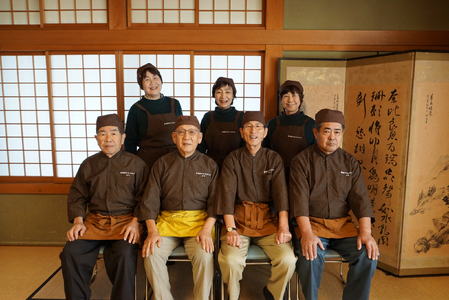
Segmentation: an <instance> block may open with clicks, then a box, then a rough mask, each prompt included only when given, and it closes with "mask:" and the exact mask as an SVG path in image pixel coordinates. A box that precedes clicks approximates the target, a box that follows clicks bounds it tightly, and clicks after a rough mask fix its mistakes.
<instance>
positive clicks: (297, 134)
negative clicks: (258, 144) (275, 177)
mask: <svg viewBox="0 0 449 300" xmlns="http://www.w3.org/2000/svg"><path fill="white" fill-rule="evenodd" d="M309 120H310V118H309V117H308V118H307V119H306V120H305V121H304V122H303V123H302V124H301V126H293V125H281V119H280V117H279V116H278V117H276V129H275V130H274V132H273V133H272V135H271V137H270V139H271V145H270V147H271V149H272V150H274V151H276V152H277V153H279V155H280V156H281V157H282V159H283V160H284V166H285V176H286V177H285V178H286V180H287V182H288V179H289V175H290V163H291V161H292V159H293V157H295V156H296V154H298V153H299V152H301V151H302V150H304V149H306V148H307V139H306V133H305V128H306V123H307V122H308V121H309Z"/></svg>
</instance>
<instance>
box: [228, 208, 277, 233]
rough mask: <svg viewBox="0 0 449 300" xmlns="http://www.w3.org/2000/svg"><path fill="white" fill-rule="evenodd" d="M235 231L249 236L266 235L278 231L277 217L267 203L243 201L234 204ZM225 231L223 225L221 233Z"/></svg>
mask: <svg viewBox="0 0 449 300" xmlns="http://www.w3.org/2000/svg"><path fill="white" fill-rule="evenodd" d="M234 219H235V227H236V228H237V233H238V234H241V235H245V236H251V237H261V236H267V235H270V234H273V233H276V232H277V231H278V219H277V217H276V215H275V214H274V211H273V210H272V209H271V207H270V206H269V205H268V204H267V203H254V202H249V201H243V202H242V204H237V205H235V208H234ZM225 233H226V228H224V227H223V231H222V235H223V234H225Z"/></svg>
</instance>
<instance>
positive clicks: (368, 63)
mask: <svg viewBox="0 0 449 300" xmlns="http://www.w3.org/2000/svg"><path fill="white" fill-rule="evenodd" d="M333 63H334V65H333ZM279 65H280V72H279V73H280V82H281V83H282V82H283V81H284V80H285V79H293V80H298V81H300V82H301V83H303V84H304V85H305V91H306V92H307V91H309V94H311V96H314V97H311V99H313V101H311V99H309V98H307V97H308V94H307V93H306V92H305V94H306V95H305V100H306V101H308V102H307V105H308V106H307V108H309V107H310V108H311V109H309V110H308V111H307V114H308V115H309V116H312V117H313V116H314V115H315V113H316V111H318V110H319V109H321V108H326V107H327V108H334V109H339V110H342V111H344V113H345V117H346V130H345V139H344V144H343V148H344V149H345V150H346V151H348V152H349V153H351V154H352V155H354V156H355V157H356V158H357V160H358V161H359V162H360V165H361V167H362V172H363V175H364V179H365V183H366V185H367V188H368V191H369V195H370V201H371V203H372V205H373V209H374V212H375V216H376V222H375V223H374V224H373V227H372V232H373V236H374V238H375V239H376V241H377V243H378V245H379V248H380V251H381V256H380V258H379V267H380V268H382V269H384V270H387V271H389V272H391V273H394V274H396V275H418V274H442V273H449V245H448V244H449V225H448V223H449V199H448V198H449V129H448V127H447V126H446V123H444V119H445V117H446V116H449V54H448V53H415V52H410V53H402V54H394V55H384V56H378V57H368V58H359V59H351V60H348V61H316V60H284V59H281V60H280V61H279ZM329 66H331V67H330V69H329ZM330 70H332V71H330ZM336 73H339V74H343V76H344V79H342V80H341V81H340V83H339V84H335V85H334V88H333V90H338V89H339V88H337V86H339V87H340V86H343V88H344V90H342V92H340V93H339V95H343V97H341V98H340V99H344V101H339V103H338V105H339V106H338V107H337V106H336V105H334V104H335V102H334V101H333V99H332V97H330V96H329V95H326V91H327V90H328V89H329V86H330V84H329V83H330V82H329V78H333V77H335V74H336ZM310 86H312V87H310ZM343 88H342V89H343ZM319 94H321V95H319ZM311 102H312V103H311Z"/></svg>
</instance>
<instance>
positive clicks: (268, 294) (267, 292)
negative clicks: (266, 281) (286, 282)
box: [263, 286, 274, 300]
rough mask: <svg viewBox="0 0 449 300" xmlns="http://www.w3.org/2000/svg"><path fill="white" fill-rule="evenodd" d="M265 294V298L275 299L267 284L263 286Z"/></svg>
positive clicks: (266, 299)
mask: <svg viewBox="0 0 449 300" xmlns="http://www.w3.org/2000/svg"><path fill="white" fill-rule="evenodd" d="M263 296H264V297H265V300H274V297H273V295H271V293H270V291H269V290H268V288H267V286H265V287H264V288H263Z"/></svg>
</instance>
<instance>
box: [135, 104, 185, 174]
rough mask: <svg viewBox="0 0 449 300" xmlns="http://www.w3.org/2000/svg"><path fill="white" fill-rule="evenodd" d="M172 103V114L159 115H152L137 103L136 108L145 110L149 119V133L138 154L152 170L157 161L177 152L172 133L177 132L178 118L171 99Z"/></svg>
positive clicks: (143, 140) (141, 143) (140, 145)
mask: <svg viewBox="0 0 449 300" xmlns="http://www.w3.org/2000/svg"><path fill="white" fill-rule="evenodd" d="M150 101H151V100H150ZM170 101H171V112H169V113H166V114H158V115H152V114H150V113H149V112H148V111H147V110H146V109H145V108H144V107H143V106H142V105H140V104H139V103H136V106H137V107H138V108H140V109H141V110H143V111H144V112H145V113H146V114H147V118H148V127H147V133H146V134H145V137H144V138H143V139H142V140H141V141H140V143H139V150H137V153H136V154H137V156H139V157H140V158H141V159H143V161H145V163H146V164H147V166H148V168H150V170H151V167H152V166H153V164H154V163H155V162H156V160H158V159H159V158H160V157H162V156H164V155H165V154H167V153H169V152H172V151H174V150H176V145H175V143H174V142H173V138H172V132H173V131H175V122H176V118H177V116H176V114H175V100H174V99H172V98H171V99H170Z"/></svg>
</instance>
